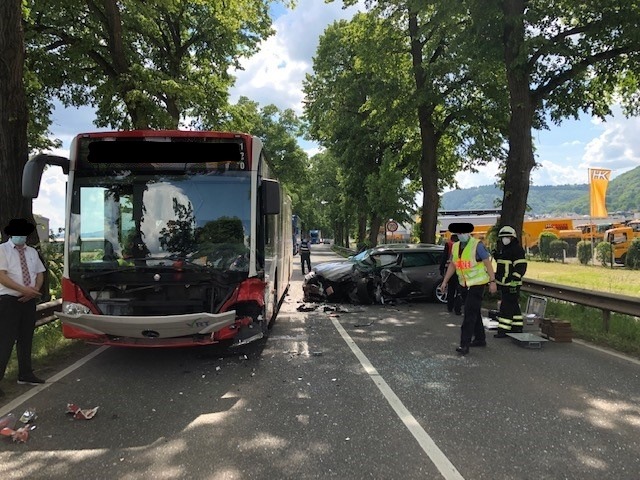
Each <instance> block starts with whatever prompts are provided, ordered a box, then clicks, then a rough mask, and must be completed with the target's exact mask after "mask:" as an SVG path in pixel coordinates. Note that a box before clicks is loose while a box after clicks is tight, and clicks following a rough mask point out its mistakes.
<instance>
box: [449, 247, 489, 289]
mask: <svg viewBox="0 0 640 480" xmlns="http://www.w3.org/2000/svg"><path fill="white" fill-rule="evenodd" d="M479 243H480V240H478V239H477V238H473V237H471V238H470V239H469V241H468V242H467V245H466V246H465V248H464V250H462V254H460V242H456V243H455V244H454V245H453V256H452V260H453V262H454V264H455V266H456V273H457V274H458V280H459V282H460V285H462V286H464V287H473V286H474V285H484V284H486V283H489V273H488V272H487V269H486V268H485V266H484V263H483V262H478V261H477V260H476V250H477V249H478V244H479Z"/></svg>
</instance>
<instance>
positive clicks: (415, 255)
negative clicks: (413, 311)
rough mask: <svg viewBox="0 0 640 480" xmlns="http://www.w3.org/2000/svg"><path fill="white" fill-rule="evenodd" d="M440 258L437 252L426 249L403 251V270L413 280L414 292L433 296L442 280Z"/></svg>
mask: <svg viewBox="0 0 640 480" xmlns="http://www.w3.org/2000/svg"><path fill="white" fill-rule="evenodd" d="M439 258H440V257H438V255H437V254H436V253H431V252H425V251H423V252H404V253H403V255H402V271H403V272H404V273H405V275H407V277H409V279H410V280H411V284H412V289H413V290H414V292H416V293H421V294H422V295H425V296H428V297H430V296H432V294H433V292H434V291H435V288H436V287H437V286H438V285H440V282H441V281H442V277H441V276H440V260H439Z"/></svg>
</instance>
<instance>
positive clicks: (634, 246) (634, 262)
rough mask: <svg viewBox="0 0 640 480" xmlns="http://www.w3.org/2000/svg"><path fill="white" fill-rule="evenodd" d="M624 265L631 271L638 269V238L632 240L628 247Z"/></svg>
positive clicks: (639, 262)
mask: <svg viewBox="0 0 640 480" xmlns="http://www.w3.org/2000/svg"><path fill="white" fill-rule="evenodd" d="M624 264H625V266H626V267H627V268H631V269H633V270H638V269H640V238H634V239H633V242H631V245H629V250H628V251H627V258H626V259H625V262H624Z"/></svg>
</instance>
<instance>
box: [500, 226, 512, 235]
mask: <svg viewBox="0 0 640 480" xmlns="http://www.w3.org/2000/svg"><path fill="white" fill-rule="evenodd" d="M515 236H516V231H515V230H514V229H513V228H512V227H510V226H508V225H507V226H506V227H502V228H501V229H500V232H498V237H515Z"/></svg>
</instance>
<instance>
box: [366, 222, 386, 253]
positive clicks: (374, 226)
mask: <svg viewBox="0 0 640 480" xmlns="http://www.w3.org/2000/svg"><path fill="white" fill-rule="evenodd" d="M381 226H382V218H380V216H378V215H373V214H372V215H371V230H369V245H371V246H372V247H375V246H376V245H378V233H379V232H380V227H381ZM385 227H386V225H385Z"/></svg>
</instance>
